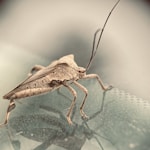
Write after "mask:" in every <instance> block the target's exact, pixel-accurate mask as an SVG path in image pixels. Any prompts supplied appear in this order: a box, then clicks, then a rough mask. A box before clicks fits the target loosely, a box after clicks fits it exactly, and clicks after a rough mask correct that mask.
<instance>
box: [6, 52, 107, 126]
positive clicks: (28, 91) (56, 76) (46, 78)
mask: <svg viewBox="0 0 150 150" xmlns="http://www.w3.org/2000/svg"><path fill="white" fill-rule="evenodd" d="M35 71H36V72H35ZM33 72H34V73H33ZM84 78H96V79H97V80H98V82H99V83H100V85H101V87H102V89H103V90H107V89H108V88H109V87H105V86H104V84H103V83H102V81H101V79H100V77H99V76H98V75H96V74H89V75H86V69H85V68H82V67H79V66H78V65H77V64H76V63H75V61H74V56H73V55H67V56H64V57H62V58H60V59H59V60H56V61H54V62H52V63H51V64H50V65H49V66H47V67H43V66H35V67H33V68H32V70H31V72H30V75H29V77H28V78H27V79H26V80H25V81H24V82H22V83H21V84H20V85H18V86H17V87H16V88H15V89H13V90H12V91H10V92H9V93H8V94H6V95H4V96H3V98H4V99H8V100H10V105H9V107H8V111H7V117H6V118H8V115H9V113H10V111H11V110H12V109H13V108H14V106H15V103H14V100H16V99H20V98H24V97H29V96H33V95H39V94H42V93H46V92H49V91H52V90H55V89H58V88H60V87H61V86H65V87H66V88H67V89H68V90H69V91H70V92H71V93H72V95H73V97H74V99H73V101H72V103H71V106H70V108H69V111H68V113H67V120H68V123H69V124H72V122H71V119H70V115H71V112H72V110H73V107H74V104H75V101H76V97H77V94H76V91H75V90H74V89H73V88H72V87H71V86H70V83H74V84H75V85H76V86H78V87H79V88H80V89H81V90H82V91H83V92H84V93H85V97H84V100H83V102H82V104H81V107H80V113H81V116H82V117H83V118H87V116H86V114H85V113H84V111H83V106H84V103H85V101H86V97H87V95H88V91H87V89H86V88H85V87H84V86H82V85H81V84H79V83H78V82H77V80H79V79H84ZM5 123H7V120H6V121H5Z"/></svg>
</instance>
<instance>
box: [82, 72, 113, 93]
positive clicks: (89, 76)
mask: <svg viewBox="0 0 150 150" xmlns="http://www.w3.org/2000/svg"><path fill="white" fill-rule="evenodd" d="M83 78H84V79H91V78H96V79H97V81H98V82H99V84H100V85H101V87H102V89H103V90H104V91H106V90H110V89H112V85H109V86H105V85H104V83H103V82H102V80H101V78H100V77H99V76H98V75H97V74H88V75H86V76H84V77H83Z"/></svg>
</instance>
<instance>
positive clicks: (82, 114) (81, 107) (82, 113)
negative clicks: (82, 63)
mask: <svg viewBox="0 0 150 150" xmlns="http://www.w3.org/2000/svg"><path fill="white" fill-rule="evenodd" d="M73 83H74V84H75V85H76V86H77V87H79V88H80V89H81V90H82V91H83V92H84V93H85V97H84V99H83V102H82V104H81V106H80V114H81V116H82V117H83V118H84V119H85V118H88V116H87V115H86V114H85V112H84V111H83V107H84V104H85V101H86V99H87V95H88V90H87V89H86V88H85V87H84V86H83V85H81V84H80V83H78V82H77V81H73Z"/></svg>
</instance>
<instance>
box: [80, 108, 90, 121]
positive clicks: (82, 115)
mask: <svg viewBox="0 0 150 150" xmlns="http://www.w3.org/2000/svg"><path fill="white" fill-rule="evenodd" d="M80 114H81V117H82V118H83V119H89V117H88V116H87V115H86V114H85V113H84V111H83V110H82V109H80Z"/></svg>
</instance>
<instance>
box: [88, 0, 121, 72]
mask: <svg viewBox="0 0 150 150" xmlns="http://www.w3.org/2000/svg"><path fill="white" fill-rule="evenodd" d="M119 2H120V0H118V1H117V2H116V4H115V5H114V6H113V8H112V9H111V11H110V12H109V14H108V16H107V18H106V20H105V23H104V25H103V28H102V29H101V32H100V29H97V30H96V32H95V33H94V38H93V46H92V54H91V57H90V60H89V63H88V64H87V66H86V71H87V70H89V68H90V65H91V63H92V61H93V58H94V56H95V54H96V52H97V49H98V47H99V45H100V42H101V39H102V35H103V32H104V29H105V27H106V24H107V22H108V20H109V17H110V16H111V14H112V12H113V11H114V9H115V8H116V6H117V5H118V3H119ZM99 32H100V35H99V38H98V41H97V44H96V37H97V34H98V33H99ZM95 46H96V47H95Z"/></svg>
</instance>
